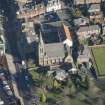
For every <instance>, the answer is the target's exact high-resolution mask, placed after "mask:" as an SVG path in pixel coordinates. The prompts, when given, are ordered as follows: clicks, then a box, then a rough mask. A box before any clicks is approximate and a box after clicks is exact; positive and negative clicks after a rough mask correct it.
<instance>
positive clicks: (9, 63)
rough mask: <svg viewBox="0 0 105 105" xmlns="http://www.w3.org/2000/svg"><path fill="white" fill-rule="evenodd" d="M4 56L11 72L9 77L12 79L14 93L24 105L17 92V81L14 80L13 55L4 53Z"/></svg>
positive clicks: (22, 104)
mask: <svg viewBox="0 0 105 105" xmlns="http://www.w3.org/2000/svg"><path fill="white" fill-rule="evenodd" d="M6 58H7V62H8V67H9V72H10V73H11V79H12V85H13V89H14V94H15V96H16V97H17V98H18V99H20V102H21V105H24V101H23V98H22V97H21V96H20V94H19V90H18V87H17V83H16V80H15V77H14V75H15V74H16V68H15V65H14V63H13V57H12V56H11V55H10V54H6Z"/></svg>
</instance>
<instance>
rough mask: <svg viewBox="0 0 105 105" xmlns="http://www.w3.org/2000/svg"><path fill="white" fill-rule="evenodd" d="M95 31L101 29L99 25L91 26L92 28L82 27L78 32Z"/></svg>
mask: <svg viewBox="0 0 105 105" xmlns="http://www.w3.org/2000/svg"><path fill="white" fill-rule="evenodd" d="M93 30H100V27H99V26H98V25H90V26H84V27H83V26H82V27H80V28H79V30H78V32H84V31H87V32H88V31H93Z"/></svg>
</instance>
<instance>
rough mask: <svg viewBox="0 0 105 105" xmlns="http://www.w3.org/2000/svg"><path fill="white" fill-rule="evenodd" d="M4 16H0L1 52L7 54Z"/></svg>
mask: <svg viewBox="0 0 105 105" xmlns="http://www.w3.org/2000/svg"><path fill="white" fill-rule="evenodd" d="M3 24H4V16H3V14H2V13H1V14H0V52H1V51H2V52H3V53H5V50H6V40H5V37H4V35H5V29H4V25H3Z"/></svg>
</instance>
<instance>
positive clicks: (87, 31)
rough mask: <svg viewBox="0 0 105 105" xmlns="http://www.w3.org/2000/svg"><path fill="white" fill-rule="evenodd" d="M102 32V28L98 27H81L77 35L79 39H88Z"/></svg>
mask: <svg viewBox="0 0 105 105" xmlns="http://www.w3.org/2000/svg"><path fill="white" fill-rule="evenodd" d="M100 32H101V28H100V27H99V26H98V25H90V26H84V27H80V28H79V29H78V30H77V32H76V34H77V36H78V38H79V39H86V38H88V37H90V36H91V35H98V34H100Z"/></svg>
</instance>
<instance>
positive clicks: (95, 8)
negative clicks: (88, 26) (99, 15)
mask: <svg viewBox="0 0 105 105" xmlns="http://www.w3.org/2000/svg"><path fill="white" fill-rule="evenodd" d="M88 11H89V12H99V11H100V4H91V5H90V8H89V10H88Z"/></svg>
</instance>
